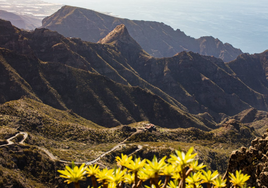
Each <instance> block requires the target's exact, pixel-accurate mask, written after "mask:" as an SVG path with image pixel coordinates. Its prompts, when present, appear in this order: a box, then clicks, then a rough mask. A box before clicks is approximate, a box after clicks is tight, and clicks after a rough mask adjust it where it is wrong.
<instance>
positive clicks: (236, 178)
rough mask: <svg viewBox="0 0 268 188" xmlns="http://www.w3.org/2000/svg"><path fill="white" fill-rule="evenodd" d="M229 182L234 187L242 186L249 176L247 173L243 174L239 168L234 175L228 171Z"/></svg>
mask: <svg viewBox="0 0 268 188" xmlns="http://www.w3.org/2000/svg"><path fill="white" fill-rule="evenodd" d="M229 178H230V182H231V183H232V184H233V185H234V187H243V186H244V184H245V183H246V181H248V179H249V178H250V176H249V175H247V174H243V173H242V172H241V170H239V171H238V170H237V171H236V172H235V175H234V174H233V173H230V172H229Z"/></svg>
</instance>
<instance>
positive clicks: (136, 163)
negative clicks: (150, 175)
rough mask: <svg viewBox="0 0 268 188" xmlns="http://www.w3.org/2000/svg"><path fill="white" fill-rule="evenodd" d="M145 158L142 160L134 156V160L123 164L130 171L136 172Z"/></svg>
mask: <svg viewBox="0 0 268 188" xmlns="http://www.w3.org/2000/svg"><path fill="white" fill-rule="evenodd" d="M145 162H146V161H145V160H142V161H141V159H140V158H136V159H135V160H134V161H133V160H130V161H129V163H128V164H126V165H125V167H127V168H128V169H129V171H130V172H138V171H139V170H140V169H141V168H143V167H144V165H145Z"/></svg>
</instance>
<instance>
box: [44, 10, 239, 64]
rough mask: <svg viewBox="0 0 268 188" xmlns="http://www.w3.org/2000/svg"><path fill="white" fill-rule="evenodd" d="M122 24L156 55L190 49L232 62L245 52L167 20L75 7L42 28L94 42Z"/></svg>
mask: <svg viewBox="0 0 268 188" xmlns="http://www.w3.org/2000/svg"><path fill="white" fill-rule="evenodd" d="M120 24H124V25H125V26H126V27H127V28H128V30H129V33H130V35H131V36H132V37H133V38H134V39H135V40H136V41H137V42H138V43H139V44H140V45H141V47H142V48H143V49H144V50H145V51H146V52H148V53H149V54H150V55H152V56H154V57H171V56H173V55H175V54H176V53H178V52H181V51H184V50H186V51H193V52H197V53H200V54H203V55H213V56H215V57H219V58H221V59H223V60H224V61H225V62H228V61H231V60H233V59H235V58H236V57H237V56H238V55H239V54H241V53H242V52H241V50H239V49H236V48H234V47H232V46H231V45H230V44H227V43H226V44H223V43H222V42H221V41H219V40H218V39H214V38H212V37H202V38H200V39H194V38H191V37H189V36H187V35H185V34H184V33H183V32H182V31H180V30H178V29H177V30H176V31H175V30H173V29H172V28H171V27H170V26H167V25H165V24H164V23H159V22H150V21H136V20H128V19H121V18H117V17H112V16H108V15H105V14H101V13H98V12H95V11H92V10H88V9H83V8H77V7H71V6H64V7H62V8H61V9H60V10H58V11H57V12H56V13H54V14H53V15H51V16H49V17H47V18H45V19H44V20H43V21H42V27H45V28H48V29H51V30H54V31H58V32H59V33H61V34H63V35H64V36H66V37H79V38H81V39H82V40H85V41H90V42H97V41H98V40H100V39H101V38H103V37H105V36H106V35H107V34H108V33H109V32H110V31H112V30H113V29H114V28H115V27H116V26H117V25H120Z"/></svg>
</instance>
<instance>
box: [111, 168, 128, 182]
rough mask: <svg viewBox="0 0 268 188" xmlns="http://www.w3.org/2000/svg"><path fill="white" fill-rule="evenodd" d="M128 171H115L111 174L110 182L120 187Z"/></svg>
mask: <svg viewBox="0 0 268 188" xmlns="http://www.w3.org/2000/svg"><path fill="white" fill-rule="evenodd" d="M126 171H127V170H120V169H115V170H114V171H113V173H112V174H109V176H108V179H109V180H108V181H109V182H110V183H115V184H116V185H118V184H119V183H120V182H121V181H123V179H124V175H125V173H126Z"/></svg>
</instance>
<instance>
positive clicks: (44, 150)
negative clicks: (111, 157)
mask: <svg viewBox="0 0 268 188" xmlns="http://www.w3.org/2000/svg"><path fill="white" fill-rule="evenodd" d="M143 131H144V129H139V130H137V131H136V132H134V133H132V134H131V135H130V136H129V137H127V138H126V139H125V140H123V141H122V142H120V143H119V144H117V145H116V146H114V147H113V148H112V149H110V150H109V151H107V152H105V153H103V154H101V155H100V156H98V157H97V158H96V159H94V160H92V161H87V162H74V163H75V164H82V163H85V164H86V165H91V164H94V163H97V162H98V161H99V160H100V159H101V158H102V157H104V156H106V155H107V154H109V153H111V152H112V151H114V150H116V149H118V148H120V147H122V146H124V145H125V142H126V141H128V140H129V139H130V138H131V137H132V136H134V135H135V134H138V133H141V132H143ZM19 135H23V139H22V140H21V141H20V142H19V143H18V144H21V145H25V143H24V142H25V140H26V139H27V138H28V135H29V134H28V133H27V132H19V133H17V134H16V135H14V136H12V137H10V138H8V139H7V144H2V145H0V147H4V146H9V145H13V144H15V143H14V142H13V141H12V140H13V139H15V138H16V137H17V136H19ZM35 147H37V148H38V149H39V150H41V151H43V152H44V153H46V154H47V155H48V157H49V158H50V159H51V160H52V161H59V162H61V163H71V162H72V161H65V160H61V159H58V158H57V157H56V156H55V155H53V154H52V153H51V152H50V151H48V150H47V149H46V148H43V147H40V146H35ZM142 148H143V147H142V146H141V145H138V149H137V150H135V151H134V152H132V153H131V154H130V155H133V154H134V153H136V152H138V151H140V150H141V149H142ZM99 165H102V164H100V163H99Z"/></svg>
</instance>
